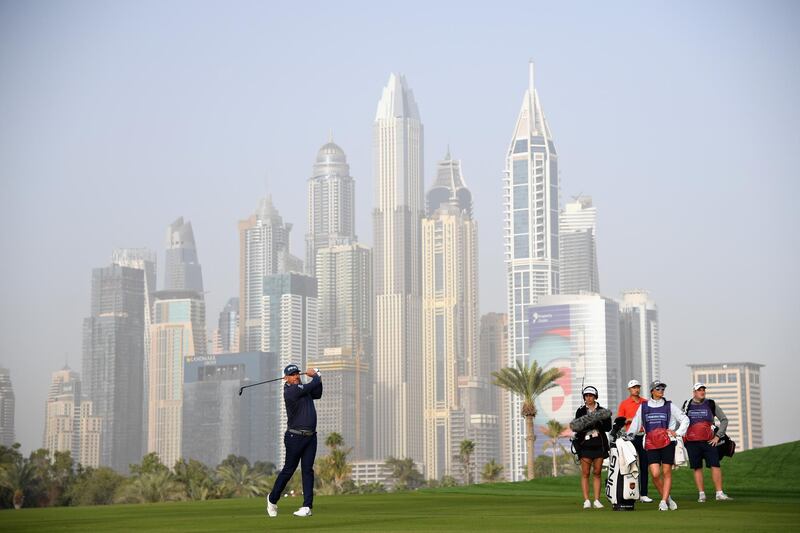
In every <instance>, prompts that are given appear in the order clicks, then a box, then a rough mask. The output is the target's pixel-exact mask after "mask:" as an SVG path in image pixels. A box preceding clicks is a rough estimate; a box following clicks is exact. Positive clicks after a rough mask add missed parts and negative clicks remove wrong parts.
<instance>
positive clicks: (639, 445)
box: [633, 435, 648, 496]
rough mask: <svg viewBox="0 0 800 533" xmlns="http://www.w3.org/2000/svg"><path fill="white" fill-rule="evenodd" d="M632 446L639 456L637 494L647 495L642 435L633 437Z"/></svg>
mask: <svg viewBox="0 0 800 533" xmlns="http://www.w3.org/2000/svg"><path fill="white" fill-rule="evenodd" d="M633 447H634V448H636V455H638V456H639V495H640V496H647V467H648V464H647V452H645V451H644V435H637V436H635V437H634V438H633Z"/></svg>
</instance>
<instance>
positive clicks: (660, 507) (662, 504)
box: [658, 500, 669, 511]
mask: <svg viewBox="0 0 800 533" xmlns="http://www.w3.org/2000/svg"><path fill="white" fill-rule="evenodd" d="M658 510H659V511H669V505H667V502H665V501H664V500H661V502H660V503H659V504H658Z"/></svg>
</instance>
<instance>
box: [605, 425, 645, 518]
mask: <svg viewBox="0 0 800 533" xmlns="http://www.w3.org/2000/svg"><path fill="white" fill-rule="evenodd" d="M624 427H625V418H622V419H621V423H620V418H617V419H616V420H615V421H614V427H613V428H612V429H611V441H610V448H611V449H610V450H609V456H608V477H607V479H606V498H608V501H609V502H611V505H612V508H613V509H614V510H615V511H633V510H634V506H635V505H636V500H638V499H639V473H638V468H637V469H636V473H635V474H630V473H629V474H623V473H622V464H621V463H620V461H619V451H618V450H617V439H622V440H627V435H625V434H624V429H623V428H624ZM636 462H637V464H638V463H639V458H638V457H637V458H636Z"/></svg>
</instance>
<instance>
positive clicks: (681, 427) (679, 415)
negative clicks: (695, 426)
mask: <svg viewBox="0 0 800 533" xmlns="http://www.w3.org/2000/svg"><path fill="white" fill-rule="evenodd" d="M671 406H672V409H671V411H672V422H673V423H674V424H675V426H677V428H676V429H675V433H677V434H678V436H679V437H683V436H684V435H686V430H687V429H689V417H688V416H686V415H685V414H683V411H681V410H680V409H678V408H677V407H675V404H674V403H673V404H671Z"/></svg>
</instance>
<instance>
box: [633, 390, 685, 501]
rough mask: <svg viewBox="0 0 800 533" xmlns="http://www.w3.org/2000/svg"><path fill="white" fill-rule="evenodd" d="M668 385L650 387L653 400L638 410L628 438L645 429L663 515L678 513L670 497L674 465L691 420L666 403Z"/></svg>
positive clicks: (645, 444) (654, 482) (667, 401)
mask: <svg viewBox="0 0 800 533" xmlns="http://www.w3.org/2000/svg"><path fill="white" fill-rule="evenodd" d="M666 388H667V385H666V384H665V383H663V382H661V381H659V380H655V381H653V383H651V384H650V399H649V400H648V401H647V403H643V404H641V405H640V406H639V409H637V410H636V415H634V417H633V420H632V421H631V425H630V427H629V428H628V435H630V436H631V437H633V436H634V435H636V434H637V433H638V432H639V430H640V429H642V428H643V429H644V432H645V435H644V449H645V452H646V453H647V462H648V464H649V467H650V475H651V476H652V477H653V484H654V485H655V486H656V489H657V490H658V492H659V493H660V494H661V502H660V503H659V505H658V510H659V511H666V510H670V511H674V510H676V509H677V508H678V504H677V503H675V501H674V500H673V499H672V497H671V496H670V490H671V489H672V465H674V464H675V440H676V439H677V438H680V437H683V436H684V435H685V434H686V430H687V428H688V427H689V419H688V418H687V417H686V415H684V414H683V412H681V410H680V409H679V408H678V407H676V406H675V405H674V404H673V403H672V402H671V401H669V400H665V399H664V390H665V389H666Z"/></svg>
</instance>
